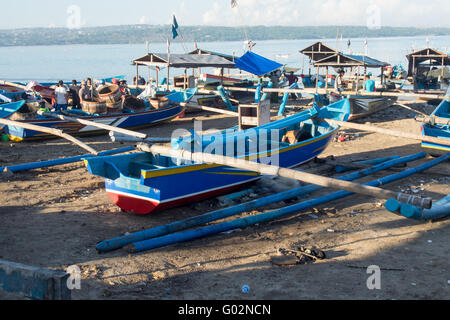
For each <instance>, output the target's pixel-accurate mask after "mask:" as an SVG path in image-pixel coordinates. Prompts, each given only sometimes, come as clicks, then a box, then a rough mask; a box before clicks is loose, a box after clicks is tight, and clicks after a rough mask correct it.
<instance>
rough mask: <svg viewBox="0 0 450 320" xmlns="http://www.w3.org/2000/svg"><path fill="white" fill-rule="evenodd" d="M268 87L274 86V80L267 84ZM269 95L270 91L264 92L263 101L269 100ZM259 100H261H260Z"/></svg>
mask: <svg viewBox="0 0 450 320" xmlns="http://www.w3.org/2000/svg"><path fill="white" fill-rule="evenodd" d="M267 88H269V89H270V88H273V82H272V81H270V82H269V84H268V85H267ZM268 96H269V94H268V93H264V94H263V95H262V97H261V101H266V100H267V97H268ZM258 102H259V101H258Z"/></svg>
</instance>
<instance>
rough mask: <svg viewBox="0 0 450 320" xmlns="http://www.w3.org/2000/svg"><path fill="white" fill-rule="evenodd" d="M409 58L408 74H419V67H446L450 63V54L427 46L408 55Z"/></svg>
mask: <svg viewBox="0 0 450 320" xmlns="http://www.w3.org/2000/svg"><path fill="white" fill-rule="evenodd" d="M406 58H407V59H408V76H413V75H416V74H417V68H418V67H419V66H423V67H432V66H435V67H444V66H449V65H450V56H449V55H448V54H445V53H442V52H439V51H437V50H435V49H431V48H426V49H422V50H418V51H416V52H413V53H411V54H408V55H407V56H406Z"/></svg>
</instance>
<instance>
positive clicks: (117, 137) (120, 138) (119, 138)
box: [109, 131, 172, 143]
mask: <svg viewBox="0 0 450 320" xmlns="http://www.w3.org/2000/svg"><path fill="white" fill-rule="evenodd" d="M109 136H110V138H111V141H112V142H148V143H169V142H171V141H172V139H171V138H153V137H150V138H137V137H130V136H129V135H122V134H120V133H119V134H116V133H114V132H113V131H111V132H110V133H109Z"/></svg>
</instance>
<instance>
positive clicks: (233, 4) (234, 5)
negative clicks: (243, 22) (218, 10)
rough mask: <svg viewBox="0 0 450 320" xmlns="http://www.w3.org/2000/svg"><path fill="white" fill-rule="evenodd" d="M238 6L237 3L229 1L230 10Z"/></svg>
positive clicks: (233, 0)
mask: <svg viewBox="0 0 450 320" xmlns="http://www.w3.org/2000/svg"><path fill="white" fill-rule="evenodd" d="M237 6H238V3H237V1H236V0H231V8H236V7H237Z"/></svg>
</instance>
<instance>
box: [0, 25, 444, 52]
mask: <svg viewBox="0 0 450 320" xmlns="http://www.w3.org/2000/svg"><path fill="white" fill-rule="evenodd" d="M336 28H337V26H323V27H281V26H280V27H266V26H254V27H248V28H247V31H248V35H249V38H250V39H251V40H299V39H325V38H331V39H333V38H335V37H336ZM181 32H182V34H183V36H184V38H185V40H186V41H191V42H192V41H194V40H196V41H199V42H210V41H244V40H245V37H244V31H243V29H242V28H241V27H211V26H181ZM341 33H343V34H344V37H345V38H346V39H347V38H364V37H368V38H370V37H394V36H396V37H397V36H439V35H450V28H398V27H382V28H380V29H372V30H371V29H368V28H367V27H359V26H340V27H339V34H341ZM170 35H171V27H170V26H168V25H167V26H166V25H164V26H163V25H160V26H151V25H127V26H111V27H94V28H83V29H80V30H69V29H65V28H54V29H49V28H39V29H15V30H0V46H2V47H5V46H33V45H64V44H134V43H144V42H145V41H146V40H148V41H150V42H165V41H166V39H167V37H168V36H170Z"/></svg>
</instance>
